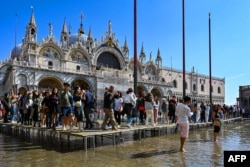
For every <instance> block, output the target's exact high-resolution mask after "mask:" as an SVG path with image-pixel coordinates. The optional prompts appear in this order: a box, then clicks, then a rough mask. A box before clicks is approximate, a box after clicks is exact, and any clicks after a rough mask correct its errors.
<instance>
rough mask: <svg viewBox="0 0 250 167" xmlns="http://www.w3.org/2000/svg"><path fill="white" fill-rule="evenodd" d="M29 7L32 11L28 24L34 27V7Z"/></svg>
mask: <svg viewBox="0 0 250 167" xmlns="http://www.w3.org/2000/svg"><path fill="white" fill-rule="evenodd" d="M30 8H31V9H32V13H31V17H30V22H29V25H32V26H35V27H36V21H35V14H34V8H33V6H31V7H30Z"/></svg>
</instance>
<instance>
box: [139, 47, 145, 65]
mask: <svg viewBox="0 0 250 167" xmlns="http://www.w3.org/2000/svg"><path fill="white" fill-rule="evenodd" d="M145 59H146V54H145V52H144V46H143V43H142V46H141V53H140V55H139V60H140V62H141V63H144V62H145Z"/></svg>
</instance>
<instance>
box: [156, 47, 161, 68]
mask: <svg viewBox="0 0 250 167" xmlns="http://www.w3.org/2000/svg"><path fill="white" fill-rule="evenodd" d="M155 64H156V65H157V67H158V68H159V67H161V66H162V58H161V54H160V49H159V48H158V51H157V56H156V59H155Z"/></svg>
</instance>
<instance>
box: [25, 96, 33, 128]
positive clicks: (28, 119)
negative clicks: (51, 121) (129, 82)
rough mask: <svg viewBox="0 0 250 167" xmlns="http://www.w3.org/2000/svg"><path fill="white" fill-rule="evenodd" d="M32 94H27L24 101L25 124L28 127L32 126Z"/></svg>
mask: <svg viewBox="0 0 250 167" xmlns="http://www.w3.org/2000/svg"><path fill="white" fill-rule="evenodd" d="M32 96H33V95H32V93H31V92H30V93H28V96H27V99H26V107H25V114H24V115H25V122H27V124H28V125H32V107H33V99H32Z"/></svg>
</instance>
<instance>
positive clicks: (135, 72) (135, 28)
mask: <svg viewBox="0 0 250 167" xmlns="http://www.w3.org/2000/svg"><path fill="white" fill-rule="evenodd" d="M134 93H135V94H137V7H136V0H134Z"/></svg>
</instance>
